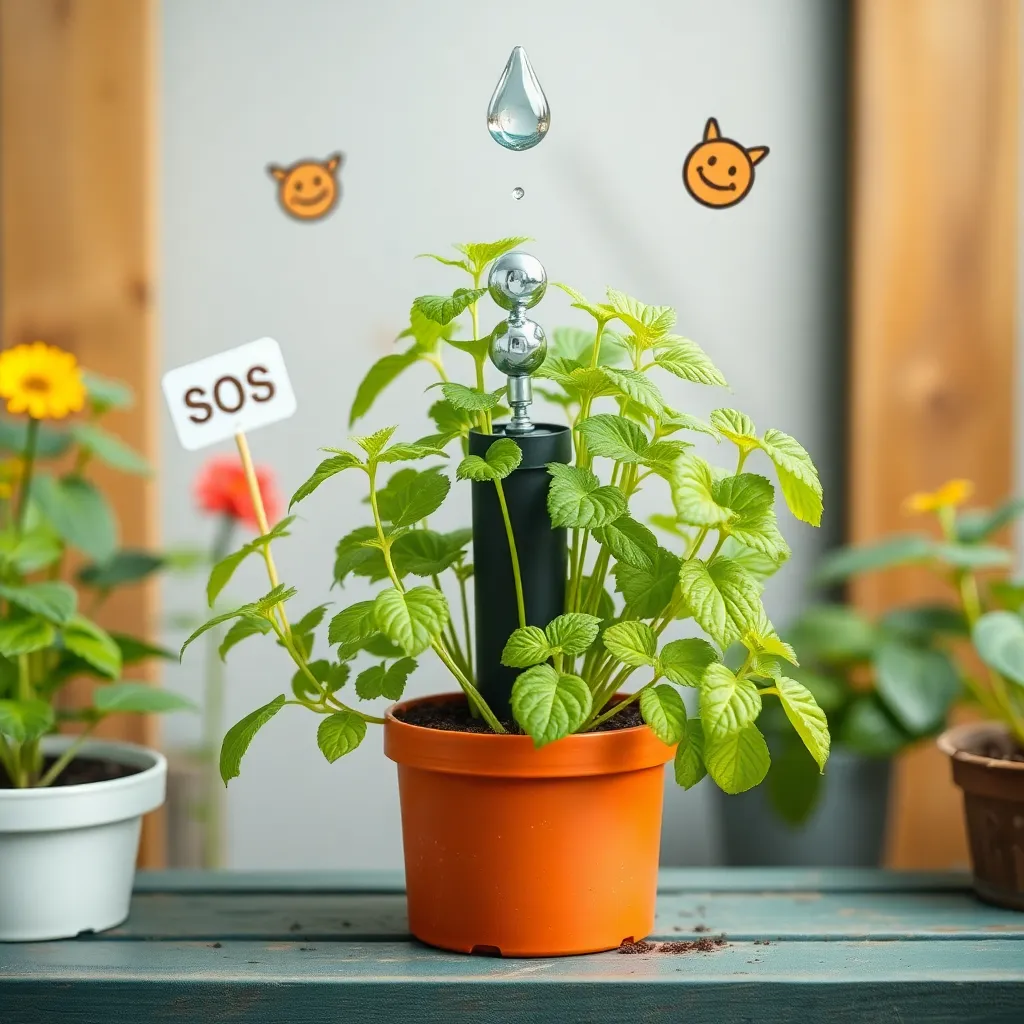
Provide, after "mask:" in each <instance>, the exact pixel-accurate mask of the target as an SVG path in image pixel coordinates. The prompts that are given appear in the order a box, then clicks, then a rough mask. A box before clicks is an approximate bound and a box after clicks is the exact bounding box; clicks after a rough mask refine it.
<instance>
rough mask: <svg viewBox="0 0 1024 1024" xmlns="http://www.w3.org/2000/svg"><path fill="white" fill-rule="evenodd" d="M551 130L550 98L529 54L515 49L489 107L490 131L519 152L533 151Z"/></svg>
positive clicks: (488, 123)
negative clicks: (549, 129)
mask: <svg viewBox="0 0 1024 1024" xmlns="http://www.w3.org/2000/svg"><path fill="white" fill-rule="evenodd" d="M550 127H551V111H550V110H549V109H548V98H547V97H546V96H545V95H544V90H543V89H542V88H541V87H540V82H538V81H537V73H536V72H535V71H534V70H533V65H532V64H531V63H530V58H529V57H527V56H526V51H525V50H524V49H523V48H522V47H521V46H516V47H514V48H513V50H512V53H511V54H510V56H509V58H508V63H507V64H506V65H505V70H504V71H503V72H502V73H501V78H500V79H499V80H498V84H497V86H496V87H495V89H494V95H493V96H491V102H490V103H489V104H488V105H487V130H488V131H489V132H490V133H491V138H492V139H494V141H495V142H497V143H498V144H499V145H500V146H504V147H505V148H506V149H512V150H517V151H518V150H524V149H532V148H533V147H534V146H536V145H537V143H538V142H540V140H541V139H543V138H544V136H545V135H546V134H547V130H548V128H550ZM517 198H518V197H517Z"/></svg>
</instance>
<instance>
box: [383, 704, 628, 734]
mask: <svg viewBox="0 0 1024 1024" xmlns="http://www.w3.org/2000/svg"><path fill="white" fill-rule="evenodd" d="M396 717H397V718H398V719H399V721H402V722H406V723H408V724H409V725H419V726H422V727H423V728H425V729H440V730H441V731H442V732H475V733H487V734H489V735H494V733H493V731H492V729H491V727H490V726H489V725H488V724H487V723H486V722H485V721H484V720H483V719H482V718H474V717H473V716H472V714H470V711H469V704H468V702H466V701H464V700H461V699H456V700H451V701H444V702H443V703H442V702H437V703H431V704H416V705H414V706H413V707H409V708H403V709H401V711H399V712H397V714H396ZM501 724H502V726H503V727H504V728H505V729H507V730H508V732H509V733H511V734H512V735H519V736H521V735H522V729H520V728H519V725H518V723H516V722H514V721H503V722H502V723H501ZM643 724H644V720H643V718H642V717H641V715H640V708H639V707H638V706H637V705H636V704H630V705H629V707H628V708H623V710H622V711H620V712H619V713H618V714H617V715H614V716H612V717H611V718H609V719H608V721H607V722H602V723H601V724H600V725H599V726H598V727H597V728H596V729H594V730H592V731H593V732H612V731H614V730H617V729H633V728H635V727H636V726H638V725H643Z"/></svg>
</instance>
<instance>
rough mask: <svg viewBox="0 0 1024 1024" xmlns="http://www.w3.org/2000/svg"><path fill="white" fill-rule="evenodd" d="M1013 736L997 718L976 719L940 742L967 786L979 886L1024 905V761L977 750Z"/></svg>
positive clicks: (984, 894) (1003, 902) (995, 898)
mask: <svg viewBox="0 0 1024 1024" xmlns="http://www.w3.org/2000/svg"><path fill="white" fill-rule="evenodd" d="M1007 736H1008V730H1007V729H1006V727H1005V726H1003V725H1000V724H999V723H997V722H970V723H968V724H966V725H958V726H957V727H956V728H954V729H949V730H947V731H946V732H944V733H943V734H942V735H941V736H940V737H939V740H938V743H939V749H940V750H942V751H943V753H945V754H948V755H949V757H950V759H951V761H952V764H953V781H954V782H955V783H956V784H957V785H958V786H959V787H960V788H961V789H962V790H963V791H964V811H965V813H966V815H967V836H968V840H969V841H970V846H971V861H972V864H973V866H974V889H975V892H977V894H978V895H979V896H980V897H981V898H982V899H983V900H985V901H986V902H988V903H995V904H998V905H999V906H1001V907H1010V908H1012V909H1014V910H1024V761H1003V760H999V759H995V758H991V757H986V756H985V755H983V754H980V753H975V751H980V750H984V749H985V746H986V743H988V742H992V741H995V742H997V743H999V742H1002V743H1005V742H1006V739H1007Z"/></svg>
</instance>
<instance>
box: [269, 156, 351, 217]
mask: <svg viewBox="0 0 1024 1024" xmlns="http://www.w3.org/2000/svg"><path fill="white" fill-rule="evenodd" d="M342 159H343V157H342V155H341V153H332V154H331V155H330V156H329V157H328V158H327V159H326V160H323V161H320V160H299V161H298V162H297V163H294V164H292V165H291V166H290V167H278V166H277V164H270V165H269V166H268V167H267V172H268V173H269V174H270V176H271V177H272V178H273V179H274V180H275V181H276V182H277V201H278V202H279V203H280V204H281V209H283V210H284V212H285V213H287V214H288V215H289V216H290V217H295V218H297V219H298V220H318V219H319V218H320V217H326V216H327V214H329V213H330V212H331V210H333V209H334V207H335V206H337V204H338V200H339V199H340V198H341V183H340V182H339V181H338V179H337V171H338V168H339V167H340V166H341V161H342Z"/></svg>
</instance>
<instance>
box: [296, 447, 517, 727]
mask: <svg viewBox="0 0 1024 1024" xmlns="http://www.w3.org/2000/svg"><path fill="white" fill-rule="evenodd" d="M366 475H367V476H368V477H369V479H370V509H371V510H372V512H373V522H374V525H375V526H376V527H377V538H378V539H379V540H380V545H381V549H382V550H383V552H384V564H385V565H386V566H387V570H388V575H389V576H390V577H391V582H392V584H394V587H395V589H396V590H397V591H398V592H399V593H400V594H404V593H405V587H404V586H402V581H401V579H400V578H399V576H398V573H397V572H396V571H395V564H394V562H393V561H392V560H391V545H390V544H389V543H388V538H387V536H386V535H385V533H384V523H383V522H382V520H381V518H380V509H379V508H378V506H377V465H376V463H373V462H371V463H370V465H369V467H368V468H367V470H366ZM430 646H431V648H432V649H433V651H434V653H435V654H437V656H438V657H439V658H440V659H441V662H442V664H444V666H445V667H446V668H447V669H448V671H449V672H451V674H452V675H453V676H455V681H456V682H457V683H458V684H459V686H460V687H461V688H462V690H463V692H464V693H465V694H466V697H467V698H468V699H469V700H470V702H471V703H472V704H473V705H474V706H475V707H476V708H477V710H478V711H479V712H480V714H481V716H482V717H483V719H484V721H485V722H486V723H487V724H488V725H489V726H490V727H491V729H492V730H493V731H494V732H497V733H503V732H505V729H504V727H503V726H502V724H501V722H499V721H498V719H497V718H496V717H495V715H494V712H493V711H491V709H490V708H489V707H488V706H487V702H486V701H485V700H484V699H483V697H482V696H481V695H480V691H479V690H477V688H476V687H475V686H474V685H473V684H472V683H471V682H470V681H469V680H468V679H467V678H466V676H465V674H464V673H463V672H462V670H461V669H460V668H459V666H458V665H456V664H455V662H454V661H453V660H452V656H451V655H450V654H449V653H448V650H447V649H446V648H445V646H444V640H443V638H442V637H435V638H434V639H433V640H431V642H430ZM307 671H308V670H307ZM356 714H359V712H356ZM363 717H367V716H363ZM367 720H368V721H372V720H373V719H370V718H367ZM377 721H381V720H380V719H377Z"/></svg>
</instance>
